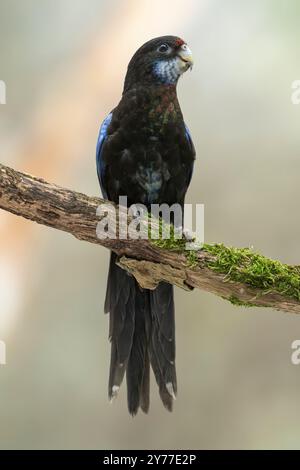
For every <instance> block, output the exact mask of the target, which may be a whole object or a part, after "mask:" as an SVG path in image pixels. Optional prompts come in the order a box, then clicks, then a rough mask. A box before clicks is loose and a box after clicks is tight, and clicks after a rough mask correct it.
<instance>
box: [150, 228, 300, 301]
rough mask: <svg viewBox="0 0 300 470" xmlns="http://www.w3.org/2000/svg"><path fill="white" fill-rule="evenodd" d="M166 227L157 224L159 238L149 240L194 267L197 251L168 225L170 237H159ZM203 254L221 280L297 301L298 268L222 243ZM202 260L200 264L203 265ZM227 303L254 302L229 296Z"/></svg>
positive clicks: (299, 289) (299, 294)
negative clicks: (180, 254) (183, 257)
mask: <svg viewBox="0 0 300 470" xmlns="http://www.w3.org/2000/svg"><path fill="white" fill-rule="evenodd" d="M166 227H167V225H166V224H165V222H163V221H162V220H160V221H159V231H160V238H159V239H157V240H153V239H152V240H151V242H152V243H153V244H154V245H155V246H158V247H159V248H162V249H166V250H172V251H178V252H180V253H184V254H185V255H186V259H187V264H188V266H190V267H195V266H197V264H198V251H195V250H187V249H186V243H187V241H186V240H185V239H184V238H182V239H176V237H175V234H174V227H173V226H172V225H171V226H170V237H169V238H167V239H163V238H161V234H162V233H163V230H164V229H166ZM202 250H203V251H205V252H207V253H209V254H210V255H212V257H211V259H210V260H209V261H206V262H205V263H206V266H207V267H209V268H210V269H212V270H213V271H216V272H218V273H220V274H224V276H225V280H231V281H236V282H241V283H244V284H247V285H248V286H250V287H253V288H256V289H259V290H261V291H262V292H263V293H267V292H275V293H276V292H277V293H279V294H282V295H285V296H287V297H291V298H293V299H296V300H300V266H289V265H287V264H283V263H281V262H280V261H276V260H272V259H269V258H266V257H265V256H262V255H260V254H258V253H256V252H255V251H253V250H251V249H250V248H233V247H227V246H225V245H223V244H213V245H208V244H205V245H204V246H203V248H202ZM203 262H204V261H203V259H202V260H201V263H202V265H203ZM229 300H230V302H231V303H233V304H235V305H243V306H250V305H255V304H254V303H251V304H250V303H249V304H248V303H247V302H246V305H245V303H244V302H242V301H240V300H239V299H238V298H237V297H235V296H232V297H231V298H230V299H229Z"/></svg>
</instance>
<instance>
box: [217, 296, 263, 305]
mask: <svg viewBox="0 0 300 470" xmlns="http://www.w3.org/2000/svg"><path fill="white" fill-rule="evenodd" d="M223 299H225V300H229V302H230V303H231V304H232V305H236V306H237V307H255V303H252V302H243V301H242V300H240V299H239V298H238V297H236V296H235V295H231V296H230V297H229V298H228V299H227V297H223ZM259 307H261V305H259Z"/></svg>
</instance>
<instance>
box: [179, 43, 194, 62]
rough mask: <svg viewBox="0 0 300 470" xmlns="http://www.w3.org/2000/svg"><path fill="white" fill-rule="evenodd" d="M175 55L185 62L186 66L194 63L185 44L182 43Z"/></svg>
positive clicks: (190, 52)
mask: <svg viewBox="0 0 300 470" xmlns="http://www.w3.org/2000/svg"><path fill="white" fill-rule="evenodd" d="M177 55H178V57H180V59H181V60H182V61H183V62H185V63H186V65H187V68H189V67H192V66H193V65H194V61H193V55H192V51H191V49H190V48H189V46H188V45H187V44H183V45H182V46H181V47H180V48H179V50H178V53H177Z"/></svg>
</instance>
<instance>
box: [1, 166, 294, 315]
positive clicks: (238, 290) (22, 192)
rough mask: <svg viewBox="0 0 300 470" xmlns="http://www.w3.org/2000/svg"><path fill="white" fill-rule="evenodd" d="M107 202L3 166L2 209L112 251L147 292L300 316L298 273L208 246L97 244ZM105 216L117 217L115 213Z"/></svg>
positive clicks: (105, 241) (258, 258)
mask: <svg viewBox="0 0 300 470" xmlns="http://www.w3.org/2000/svg"><path fill="white" fill-rule="evenodd" d="M106 202H107V201H105V200H103V199H100V198H95V197H88V196H86V195H85V194H81V193H78V192H75V191H70V190H67V189H64V188H61V187H59V186H56V185H54V184H50V183H47V182H46V181H44V180H42V179H40V178H36V177H33V176H31V175H27V174H24V173H20V172H18V171H15V170H13V169H12V168H9V167H6V166H4V165H2V164H0V208H1V209H4V210H6V211H9V212H12V213H13V214H16V215H19V216H21V217H25V218H26V219H29V220H32V221H34V222H37V223H39V224H42V225H47V226H49V227H52V228H55V229H58V230H63V231H65V232H68V233H70V234H72V235H74V236H75V237H76V238H78V239H79V240H85V241H87V242H90V243H95V244H98V245H102V246H104V247H106V248H108V249H110V250H113V251H114V252H115V253H117V254H118V255H119V260H118V264H119V265H120V266H121V267H122V268H123V269H126V270H127V271H129V272H130V273H131V274H132V275H133V276H134V277H135V278H136V279H137V281H138V282H139V284H140V285H141V286H142V287H144V288H148V289H153V288H155V287H156V286H157V284H158V283H159V282H161V281H166V282H169V283H171V284H174V285H176V286H179V287H181V288H184V289H186V290H190V289H193V288H199V289H203V290H205V291H208V292H212V293H214V294H216V295H218V296H221V297H222V298H224V299H227V300H230V301H231V302H232V303H234V304H236V305H246V306H259V307H272V308H274V309H276V310H282V311H286V312H294V313H300V268H299V267H297V266H295V267H294V266H288V265H284V264H281V263H279V262H278V261H273V260H270V259H268V258H265V257H263V256H261V255H258V254H256V253H252V252H251V250H246V249H235V248H226V247H224V246H223V245H205V246H204V249H203V250H199V251H197V252H192V256H191V253H190V252H187V251H186V250H184V249H182V247H181V246H182V245H179V244H178V246H177V245H176V242H175V241H174V245H173V246H171V247H170V246H169V247H168V248H162V247H161V245H162V246H163V244H162V243H159V241H158V242H157V241H156V242H155V241H151V240H132V239H109V238H106V239H99V238H97V235H96V227H97V224H98V222H99V220H100V219H101V217H99V216H98V215H96V211H97V208H98V206H100V205H101V204H104V203H106ZM111 207H113V206H111ZM121 210H124V209H121ZM106 216H107V217H108V218H112V217H114V211H113V209H111V212H110V211H108V213H107V214H106ZM129 220H130V219H129Z"/></svg>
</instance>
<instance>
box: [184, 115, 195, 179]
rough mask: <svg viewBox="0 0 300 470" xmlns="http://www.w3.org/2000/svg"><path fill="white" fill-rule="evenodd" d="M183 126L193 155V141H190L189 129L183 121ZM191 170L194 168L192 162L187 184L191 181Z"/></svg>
mask: <svg viewBox="0 0 300 470" xmlns="http://www.w3.org/2000/svg"><path fill="white" fill-rule="evenodd" d="M184 127H185V136H186V139H187V141H188V143H189V145H190V148H191V152H192V153H193V154H194V157H195V155H196V150H195V147H194V144H193V141H192V136H191V133H190V131H189V128H188V126H187V125H186V124H185V123H184ZM193 170H194V164H193V166H192V168H191V171H190V174H189V175H188V182H187V183H188V185H189V184H190V182H191V179H192V175H193Z"/></svg>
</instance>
